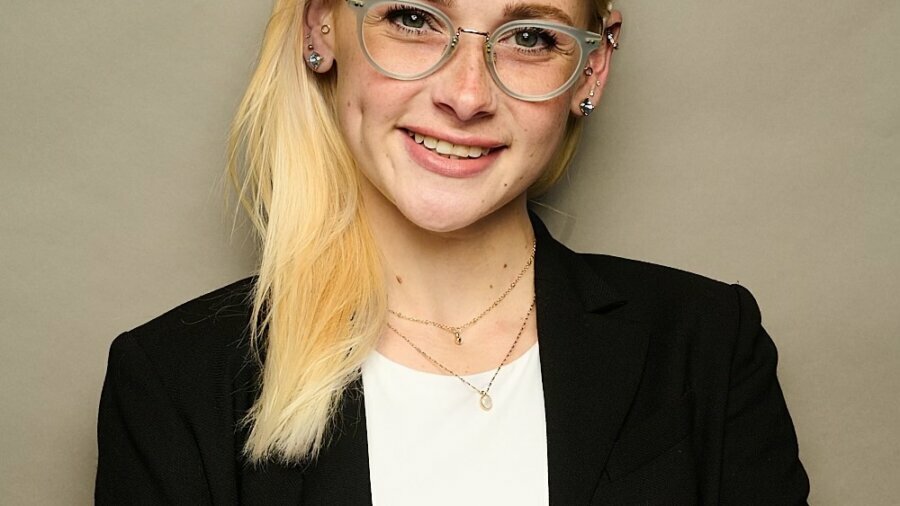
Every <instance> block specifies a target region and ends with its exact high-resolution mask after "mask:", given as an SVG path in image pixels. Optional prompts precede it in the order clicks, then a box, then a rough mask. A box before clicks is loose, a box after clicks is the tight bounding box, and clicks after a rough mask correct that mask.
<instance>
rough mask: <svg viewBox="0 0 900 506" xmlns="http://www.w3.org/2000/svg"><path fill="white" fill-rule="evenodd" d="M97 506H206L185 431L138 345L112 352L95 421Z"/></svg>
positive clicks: (131, 342) (128, 343)
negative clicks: (184, 505)
mask: <svg viewBox="0 0 900 506" xmlns="http://www.w3.org/2000/svg"><path fill="white" fill-rule="evenodd" d="M97 446H98V450H99V459H98V463H97V480H96V484H95V495H94V500H95V504H98V505H107V504H109V505H113V504H115V505H122V504H135V505H137V504H209V503H210V502H211V501H210V496H209V493H208V490H207V487H206V479H205V477H204V472H203V468H202V465H201V460H200V452H199V449H198V446H197V444H196V440H195V438H194V436H193V434H192V431H191V429H190V427H189V425H188V424H187V423H186V422H185V420H184V418H183V416H181V415H180V414H179V412H178V410H177V408H176V405H175V403H174V402H173V400H172V396H171V394H170V392H168V391H167V390H166V388H165V385H164V383H163V381H162V379H161V377H160V375H159V373H158V371H157V370H156V369H155V368H154V367H153V365H152V363H151V361H150V360H149V358H148V356H147V354H146V353H145V351H144V350H143V349H142V348H141V345H140V343H139V342H138V341H137V340H136V339H135V338H134V337H133V336H132V335H130V334H127V333H126V334H122V335H121V336H119V337H118V338H117V339H116V340H115V341H114V342H113V344H112V346H111V347H110V352H109V364H108V366H107V371H106V379H105V380H104V383H103V392H102V394H101V398H100V413H99V417H98V421H97Z"/></svg>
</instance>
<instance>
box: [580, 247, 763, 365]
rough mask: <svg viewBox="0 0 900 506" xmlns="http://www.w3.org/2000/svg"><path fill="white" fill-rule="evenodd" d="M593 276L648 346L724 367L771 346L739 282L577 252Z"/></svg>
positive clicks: (755, 308) (617, 312) (752, 301)
mask: <svg viewBox="0 0 900 506" xmlns="http://www.w3.org/2000/svg"><path fill="white" fill-rule="evenodd" d="M578 256H579V257H581V258H582V259H583V260H584V263H585V265H587V266H589V270H590V271H592V273H594V274H596V276H597V279H599V280H601V282H602V283H606V284H608V285H609V286H611V287H612V289H613V290H615V292H617V294H618V296H619V298H620V299H621V301H622V307H621V308H620V309H616V310H615V311H612V313H611V314H615V315H616V316H617V317H619V318H624V319H629V320H634V321H640V322H642V323H644V324H645V325H646V326H647V327H648V328H649V329H650V332H651V336H652V338H651V343H654V344H653V346H656V347H663V348H666V349H669V350H670V351H673V352H676V350H677V352H676V353H677V354H678V355H682V356H685V357H686V356H692V357H693V359H694V360H703V361H710V360H711V361H713V362H716V363H718V364H719V365H720V366H722V367H723V368H724V369H728V368H730V365H728V364H730V363H732V361H733V360H735V359H737V358H738V356H739V355H742V354H745V353H750V354H753V353H758V352H760V350H761V349H765V350H766V352H767V353H769V354H771V355H772V359H773V360H774V354H775V348H774V345H773V344H772V341H771V339H769V338H768V336H767V335H766V334H765V332H764V331H763V330H762V320H761V316H760V312H759V307H758V305H757V303H756V300H755V299H754V297H753V295H752V294H751V293H750V292H749V291H748V290H747V289H746V288H744V287H743V286H741V285H738V284H730V283H725V282H722V281H718V280H715V279H711V278H709V277H706V276H703V275H699V274H694V273H691V272H687V271H684V270H680V269H676V268H672V267H667V266H663V265H657V264H653V263H649V262H643V261H638V260H630V259H626V258H620V257H615V256H609V255H595V254H578Z"/></svg>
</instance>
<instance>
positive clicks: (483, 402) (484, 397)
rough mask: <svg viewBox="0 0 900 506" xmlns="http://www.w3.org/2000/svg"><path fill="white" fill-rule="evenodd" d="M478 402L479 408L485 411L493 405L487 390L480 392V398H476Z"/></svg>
mask: <svg viewBox="0 0 900 506" xmlns="http://www.w3.org/2000/svg"><path fill="white" fill-rule="evenodd" d="M478 404H479V405H480V406H481V409H483V410H485V411H490V410H491V408H493V407H494V401H493V400H492V399H491V396H490V395H488V393H487V392H481V398H480V399H478Z"/></svg>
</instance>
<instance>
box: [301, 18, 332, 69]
mask: <svg viewBox="0 0 900 506" xmlns="http://www.w3.org/2000/svg"><path fill="white" fill-rule="evenodd" d="M319 31H320V32H322V33H323V34H327V33H329V32H331V27H330V26H328V25H322V27H321V28H319ZM305 38H306V49H309V51H310V53H309V56H307V57H306V64H307V65H308V66H309V68H311V69H312V70H313V72H316V71H318V70H319V66H320V65H322V62H323V61H324V60H325V58H324V57H323V56H322V55H320V54H319V53H317V52H316V51H315V50H314V49H313V45H312V39H311V38H310V34H308V33H307V34H306V37H305Z"/></svg>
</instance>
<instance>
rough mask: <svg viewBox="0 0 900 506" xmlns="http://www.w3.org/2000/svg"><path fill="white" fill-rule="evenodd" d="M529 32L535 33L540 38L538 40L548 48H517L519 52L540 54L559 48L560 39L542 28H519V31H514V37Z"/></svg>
mask: <svg viewBox="0 0 900 506" xmlns="http://www.w3.org/2000/svg"><path fill="white" fill-rule="evenodd" d="M527 32H532V33H534V34H535V36H536V37H537V38H538V40H539V41H541V42H543V43H544V44H545V45H546V47H540V48H524V47H518V46H517V47H516V50H517V51H521V52H524V53H534V52H540V51H553V50H556V49H557V48H558V47H559V38H558V37H556V36H555V35H554V34H553V33H552V32H548V31H546V30H542V29H540V28H537V29H535V28H528V27H522V28H519V29H517V30H515V31H513V33H512V37H516V36H517V35H519V34H520V33H527Z"/></svg>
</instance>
